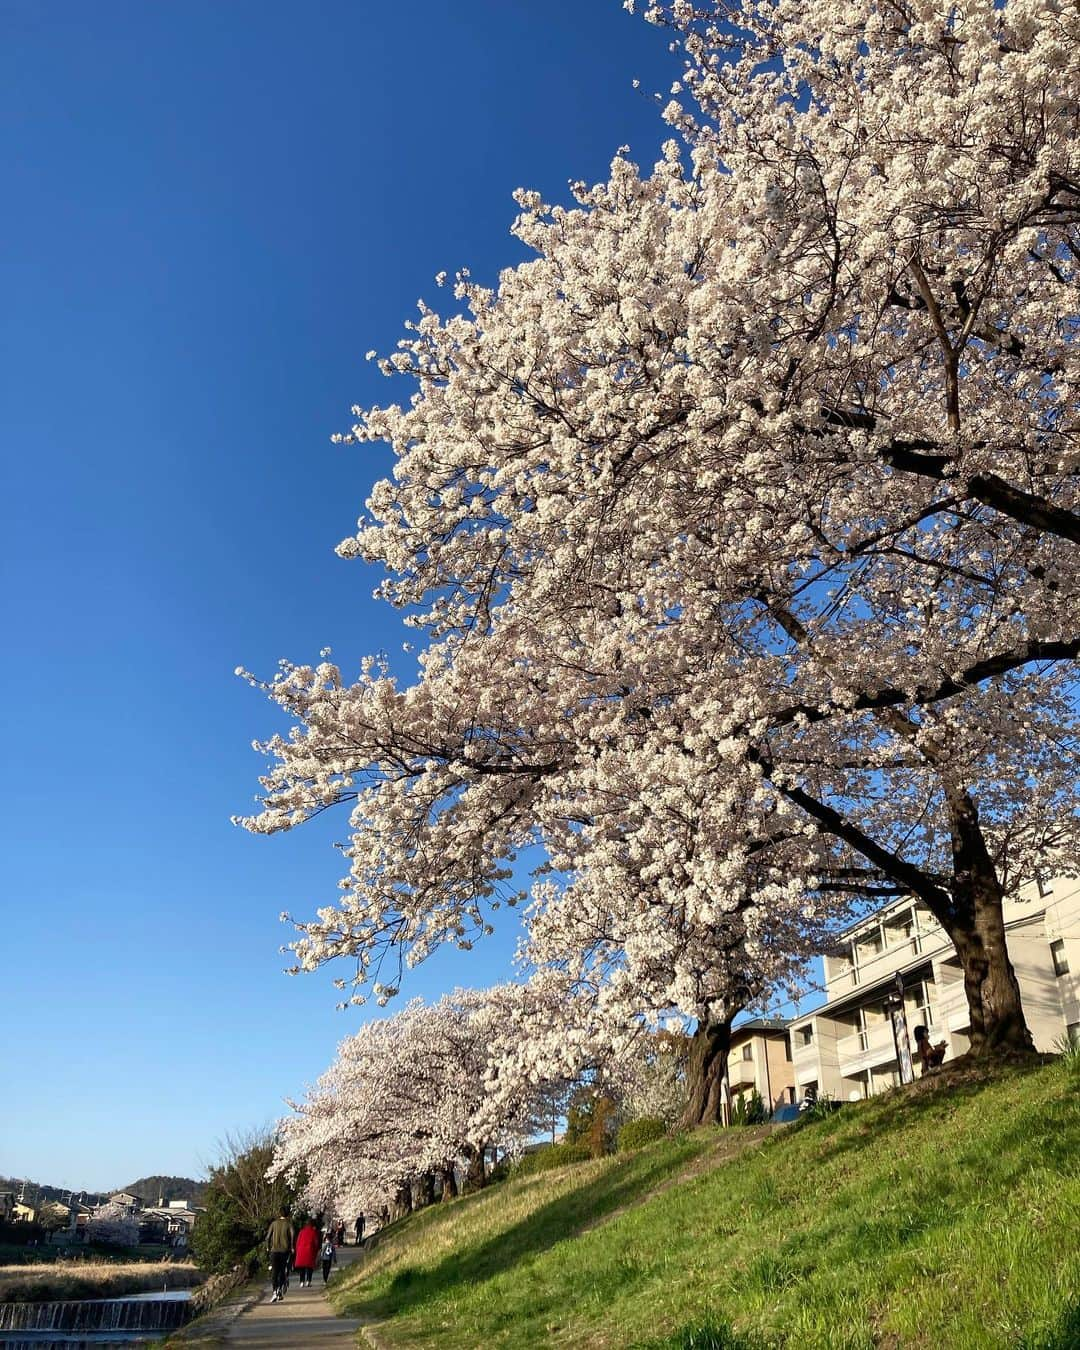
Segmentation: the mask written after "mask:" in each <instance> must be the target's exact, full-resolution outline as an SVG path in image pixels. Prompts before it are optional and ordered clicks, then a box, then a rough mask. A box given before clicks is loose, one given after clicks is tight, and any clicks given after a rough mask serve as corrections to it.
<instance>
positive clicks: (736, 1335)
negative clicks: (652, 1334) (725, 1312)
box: [635, 1318, 775, 1350]
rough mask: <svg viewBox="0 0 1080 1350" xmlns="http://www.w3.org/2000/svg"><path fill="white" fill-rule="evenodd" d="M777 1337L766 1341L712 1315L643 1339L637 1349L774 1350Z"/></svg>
mask: <svg viewBox="0 0 1080 1350" xmlns="http://www.w3.org/2000/svg"><path fill="white" fill-rule="evenodd" d="M774 1345H775V1342H774V1341H763V1340H760V1339H758V1338H756V1337H752V1336H747V1335H746V1334H744V1333H743V1332H739V1331H732V1329H731V1325H730V1323H728V1322H724V1321H715V1320H714V1319H712V1318H710V1319H709V1320H708V1321H706V1322H701V1323H692V1324H690V1325H688V1326H685V1327H680V1328H679V1330H678V1331H676V1332H673V1333H672V1335H670V1336H665V1337H663V1338H662V1339H660V1340H651V1341H641V1342H639V1343H638V1345H637V1346H636V1347H635V1350H771V1347H772V1346H774Z"/></svg>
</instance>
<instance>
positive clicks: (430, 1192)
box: [416, 1172, 435, 1209]
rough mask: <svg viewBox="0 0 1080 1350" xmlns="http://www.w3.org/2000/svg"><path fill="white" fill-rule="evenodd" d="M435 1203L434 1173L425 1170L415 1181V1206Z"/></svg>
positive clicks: (419, 1206) (421, 1206) (420, 1206)
mask: <svg viewBox="0 0 1080 1350" xmlns="http://www.w3.org/2000/svg"><path fill="white" fill-rule="evenodd" d="M434 1203H435V1173H434V1172H425V1173H424V1174H423V1176H421V1177H420V1178H419V1179H418V1181H417V1183H416V1204H417V1208H418V1209H420V1208H423V1206H424V1205H433V1204H434Z"/></svg>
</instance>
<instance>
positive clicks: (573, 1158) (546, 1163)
mask: <svg viewBox="0 0 1080 1350" xmlns="http://www.w3.org/2000/svg"><path fill="white" fill-rule="evenodd" d="M592 1156H593V1155H592V1149H591V1148H590V1147H589V1146H588V1144H568V1143H562V1144H549V1145H548V1146H547V1148H541V1149H537V1151H536V1152H535V1153H526V1154H525V1156H524V1157H523V1158H519V1159H518V1161H517V1162H516V1163H515V1164H514V1176H516V1177H531V1176H533V1175H534V1174H535V1173H537V1172H550V1171H552V1170H553V1169H554V1168H556V1167H566V1166H567V1165H568V1164H569V1163H581V1162H589V1161H590V1160H591V1158H592Z"/></svg>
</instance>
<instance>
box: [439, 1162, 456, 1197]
mask: <svg viewBox="0 0 1080 1350" xmlns="http://www.w3.org/2000/svg"><path fill="white" fill-rule="evenodd" d="M457 1193H458V1184H457V1173H456V1172H455V1171H454V1164H453V1163H448V1164H447V1165H446V1167H444V1168H443V1174H442V1198H443V1199H444V1200H453V1199H454V1197H455V1196H456V1195H457Z"/></svg>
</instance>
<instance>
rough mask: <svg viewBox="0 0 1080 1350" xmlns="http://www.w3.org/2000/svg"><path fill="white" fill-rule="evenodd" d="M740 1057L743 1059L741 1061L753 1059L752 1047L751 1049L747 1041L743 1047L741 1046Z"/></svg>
mask: <svg viewBox="0 0 1080 1350" xmlns="http://www.w3.org/2000/svg"><path fill="white" fill-rule="evenodd" d="M742 1057H743V1059H753V1058H754V1051H753V1049H752V1047H751V1045H750V1042H749V1041H747V1042H746V1044H745V1045H744V1046H743V1048H742Z"/></svg>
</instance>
